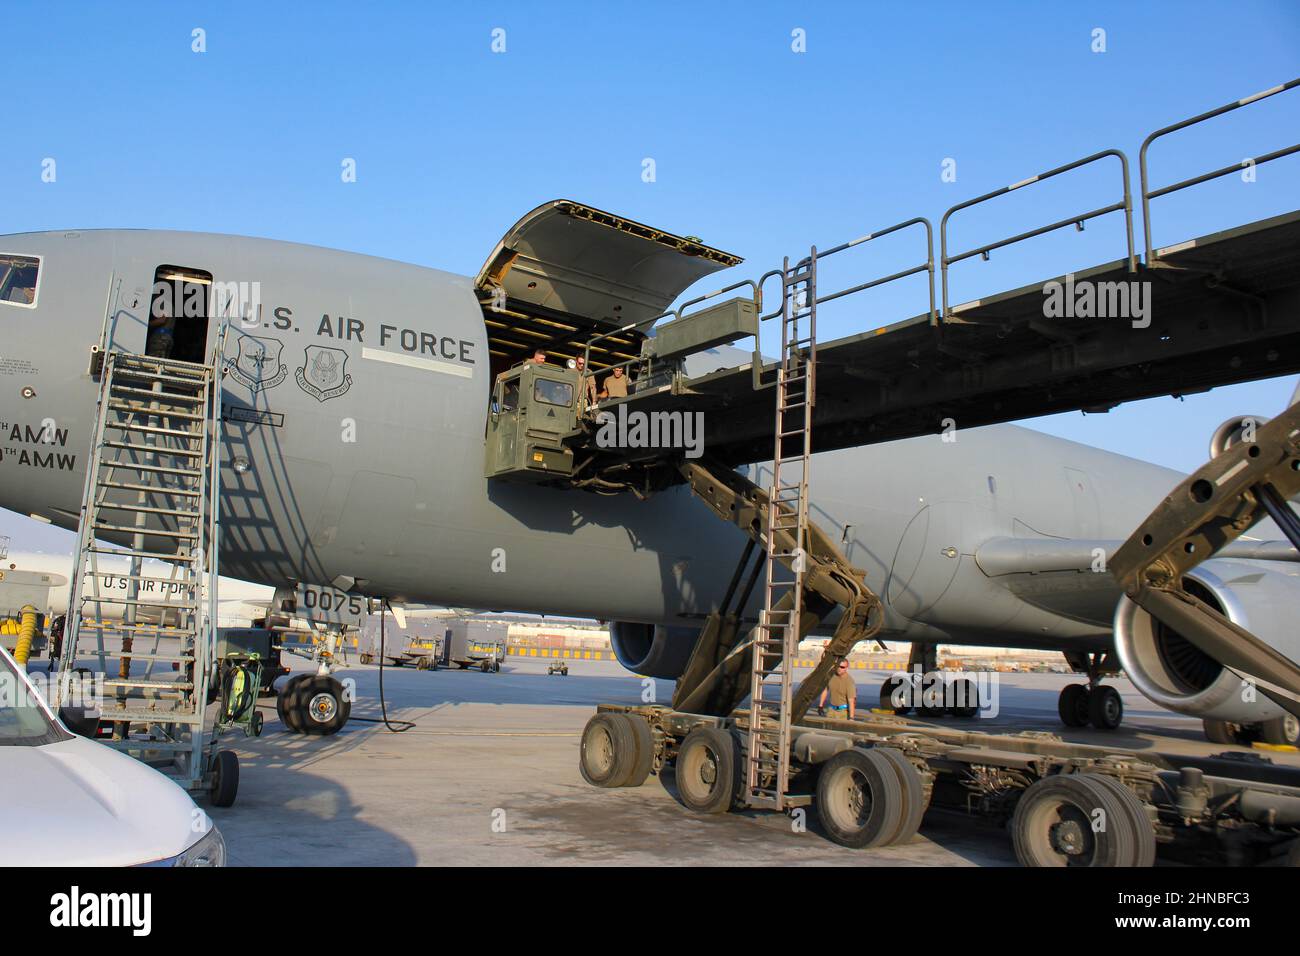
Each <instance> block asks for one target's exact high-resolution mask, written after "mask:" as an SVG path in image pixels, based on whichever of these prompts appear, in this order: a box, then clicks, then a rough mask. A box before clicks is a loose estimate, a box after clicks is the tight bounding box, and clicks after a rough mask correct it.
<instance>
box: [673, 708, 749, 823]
mask: <svg viewBox="0 0 1300 956" xmlns="http://www.w3.org/2000/svg"><path fill="white" fill-rule="evenodd" d="M740 769H741V759H740V741H739V740H738V739H737V738H736V735H735V734H732V733H729V732H727V731H725V730H722V729H720V728H718V727H696V728H695V729H694V730H692V731H691V732H690V733H688V734H687V735H686V739H685V740H683V741H682V745H681V747H680V748H678V750H677V795H678V796H680V797H681V798H682V803H683V804H685V805H686V808H687V809H688V810H694V811H695V812H696V813H726V812H727V811H728V810H730V809H731V807H732V804H733V803H734V802H735V800H736V797H737V795H738V794H739V793H740Z"/></svg>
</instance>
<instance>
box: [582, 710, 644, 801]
mask: <svg viewBox="0 0 1300 956" xmlns="http://www.w3.org/2000/svg"><path fill="white" fill-rule="evenodd" d="M635 763H636V736H635V731H634V730H633V728H632V725H631V724H630V723H628V722H627V721H626V720H624V719H623V715H622V714H597V715H596V716H594V717H592V718H591V720H589V721H587V726H586V727H584V728H582V742H581V744H579V753H578V769H579V770H580V771H581V772H582V779H583V780H586V781H587V783H589V784H591V785H592V786H593V787H610V788H612V787H621V786H623V784H624V782H625V781H627V780H628V778H629V777H631V775H632V771H633V769H634V766H635Z"/></svg>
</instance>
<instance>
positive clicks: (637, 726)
mask: <svg viewBox="0 0 1300 956" xmlns="http://www.w3.org/2000/svg"><path fill="white" fill-rule="evenodd" d="M617 716H619V717H622V718H623V720H624V721H626V722H627V725H628V727H629V728H631V730H632V738H633V740H634V741H635V753H636V759H635V760H633V761H632V770H631V772H630V773H629V774H628V777H627V779H626V780H624V781H623V786H625V787H639V786H641V784H643V783H645V782H646V778H647V777H649V776H650V770H651V768H652V767H654V762H655V738H654V734H653V733H652V732H651V730H650V723H649V721H647V720H646V719H645V718H644V717H638V716H636V715H634V714H618V715H617Z"/></svg>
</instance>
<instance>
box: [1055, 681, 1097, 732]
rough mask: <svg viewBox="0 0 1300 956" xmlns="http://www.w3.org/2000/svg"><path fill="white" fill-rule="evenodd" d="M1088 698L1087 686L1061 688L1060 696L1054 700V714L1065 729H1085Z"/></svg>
mask: <svg viewBox="0 0 1300 956" xmlns="http://www.w3.org/2000/svg"><path fill="white" fill-rule="evenodd" d="M1090 696H1091V692H1090V691H1089V690H1088V685H1087V684H1067V685H1065V687H1063V688H1061V696H1060V697H1058V698H1057V699H1056V712H1057V713H1058V714H1060V716H1061V723H1063V724H1065V726H1067V727H1087V726H1088V698H1089V697H1090Z"/></svg>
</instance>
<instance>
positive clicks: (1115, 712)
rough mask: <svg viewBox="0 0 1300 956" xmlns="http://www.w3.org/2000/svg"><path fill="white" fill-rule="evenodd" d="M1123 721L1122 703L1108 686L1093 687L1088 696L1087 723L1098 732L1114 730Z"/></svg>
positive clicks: (1112, 688)
mask: <svg viewBox="0 0 1300 956" xmlns="http://www.w3.org/2000/svg"><path fill="white" fill-rule="evenodd" d="M1123 720H1124V701H1123V700H1121V699H1120V696H1119V691H1117V690H1116V689H1115V688H1114V687H1111V686H1110V685H1108V684H1107V685H1103V686H1101V687H1094V688H1093V689H1092V691H1091V693H1089V694H1088V723H1090V724H1092V725H1093V726H1094V727H1096V728H1097V729H1098V730H1114V729H1115V728H1116V727H1118V726H1119V725H1120V723H1121V722H1122V721H1123Z"/></svg>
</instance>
